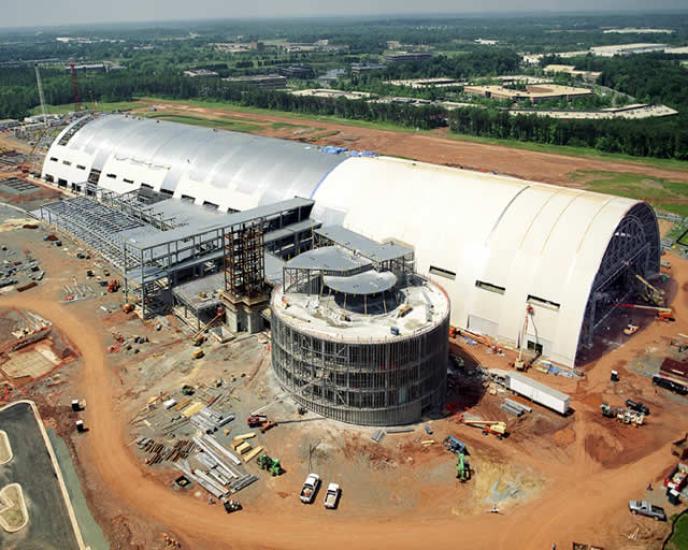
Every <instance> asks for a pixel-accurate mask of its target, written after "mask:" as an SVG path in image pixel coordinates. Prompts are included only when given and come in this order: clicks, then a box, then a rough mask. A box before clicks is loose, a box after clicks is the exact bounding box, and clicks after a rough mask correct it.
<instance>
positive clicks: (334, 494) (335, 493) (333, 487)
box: [325, 483, 342, 510]
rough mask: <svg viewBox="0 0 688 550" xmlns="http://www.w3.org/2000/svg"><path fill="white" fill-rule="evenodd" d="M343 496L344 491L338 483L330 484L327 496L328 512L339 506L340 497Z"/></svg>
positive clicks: (326, 505)
mask: <svg viewBox="0 0 688 550" xmlns="http://www.w3.org/2000/svg"><path fill="white" fill-rule="evenodd" d="M341 494H342V490H341V488H340V487H339V485H337V484H336V483H330V484H329V485H328V486H327V493H326V494H325V508H327V509H328V510H334V509H336V508H337V505H338V504H339V497H340V496H341Z"/></svg>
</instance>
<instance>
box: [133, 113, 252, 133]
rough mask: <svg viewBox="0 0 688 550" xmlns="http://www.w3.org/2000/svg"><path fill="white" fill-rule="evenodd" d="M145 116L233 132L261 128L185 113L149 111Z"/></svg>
mask: <svg viewBox="0 0 688 550" xmlns="http://www.w3.org/2000/svg"><path fill="white" fill-rule="evenodd" d="M146 116H147V117H149V118H155V119H159V120H167V121H169V122H181V123H182V124H191V125H194V126H203V127H205V128H219V129H220V130H233V131H235V132H246V133H252V132H256V131H258V130H260V128H261V126H259V125H257V124H251V123H249V122H241V121H235V120H222V119H217V118H215V119H209V118H202V117H195V116H187V115H170V114H166V113H149V114H147V115H146Z"/></svg>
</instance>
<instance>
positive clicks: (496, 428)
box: [461, 416, 509, 439]
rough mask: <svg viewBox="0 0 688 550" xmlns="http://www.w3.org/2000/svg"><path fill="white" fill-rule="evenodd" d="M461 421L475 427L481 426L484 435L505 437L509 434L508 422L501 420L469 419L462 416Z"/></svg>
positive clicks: (498, 437)
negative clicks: (507, 429)
mask: <svg viewBox="0 0 688 550" xmlns="http://www.w3.org/2000/svg"><path fill="white" fill-rule="evenodd" d="M461 422H462V423H464V424H466V425H468V426H473V427H474V428H480V429H481V430H482V431H483V435H489V434H493V435H495V436H497V439H503V438H505V437H506V436H507V435H509V434H508V432H507V431H506V422H502V421H501V420H469V419H467V418H464V417H463V416H462V417H461Z"/></svg>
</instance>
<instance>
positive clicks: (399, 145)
mask: <svg viewBox="0 0 688 550" xmlns="http://www.w3.org/2000/svg"><path fill="white" fill-rule="evenodd" d="M141 103H142V106H145V109H141V110H142V111H143V110H146V109H148V108H150V107H151V106H153V105H155V106H156V108H157V110H158V111H162V112H164V113H169V114H180V115H187V116H188V115H192V116H195V117H202V118H208V119H224V120H236V121H243V122H247V123H248V122H250V123H259V124H261V123H262V124H264V127H263V128H262V129H261V130H259V131H258V132H257V133H259V134H261V135H269V136H274V137H280V138H285V139H293V140H311V139H313V140H314V142H315V143H318V144H320V145H341V146H344V147H348V148H352V149H357V150H371V151H375V152H377V153H379V154H383V155H390V156H397V157H403V158H412V159H415V160H421V161H425V162H431V163H435V164H444V165H447V166H455V167H463V168H469V169H472V170H479V171H483V172H491V171H494V172H497V173H500V174H507V175H511V176H515V177H519V178H523V179H528V180H535V181H544V182H547V183H556V184H559V185H573V184H574V182H573V181H572V179H571V174H573V173H574V172H576V171H579V170H599V171H605V172H621V173H632V174H644V175H647V176H648V177H661V178H666V179H670V180H673V181H681V182H688V163H686V169H685V170H680V169H676V170H673V169H664V168H655V167H652V166H648V165H646V164H641V163H639V162H632V161H618V160H602V159H594V158H583V157H575V156H567V155H559V154H554V153H539V152H535V151H528V150H524V149H516V148H512V147H504V146H500V145H487V144H482V143H474V142H470V141H461V140H457V139H452V138H450V137H448V130H447V129H446V128H445V129H439V130H435V131H433V132H422V133H412V132H402V131H398V132H397V131H391V130H376V129H371V128H362V127H359V126H355V125H347V124H342V123H335V122H330V121H327V120H318V119H315V118H313V119H307V118H292V117H287V116H282V115H278V114H275V115H272V114H261V113H246V112H240V111H232V106H231V105H230V104H227V106H226V107H223V108H222V109H209V108H203V107H195V106H192V105H184V104H180V103H176V102H165V101H163V100H154V99H143V100H141ZM275 124H277V125H282V126H280V127H279V128H275V127H274V126H273V125H275ZM295 125H297V126H298V127H297V128H295ZM304 127H306V128H311V129H312V130H313V131H312V132H305V131H304ZM318 136H322V137H318Z"/></svg>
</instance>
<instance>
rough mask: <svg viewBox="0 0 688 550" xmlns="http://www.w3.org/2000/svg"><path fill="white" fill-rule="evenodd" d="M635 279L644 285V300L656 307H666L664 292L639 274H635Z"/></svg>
mask: <svg viewBox="0 0 688 550" xmlns="http://www.w3.org/2000/svg"><path fill="white" fill-rule="evenodd" d="M635 278H636V279H637V280H638V281H639V282H640V283H641V284H642V285H643V286H642V288H643V292H642V295H641V297H642V299H643V300H645V301H646V302H649V303H651V304H654V305H656V306H663V305H664V291H663V290H660V289H659V288H657V287H656V286H654V285H652V284H651V283H650V282H649V281H648V280H647V279H645V278H644V277H642V276H641V275H639V274H637V273H636V274H635Z"/></svg>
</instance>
